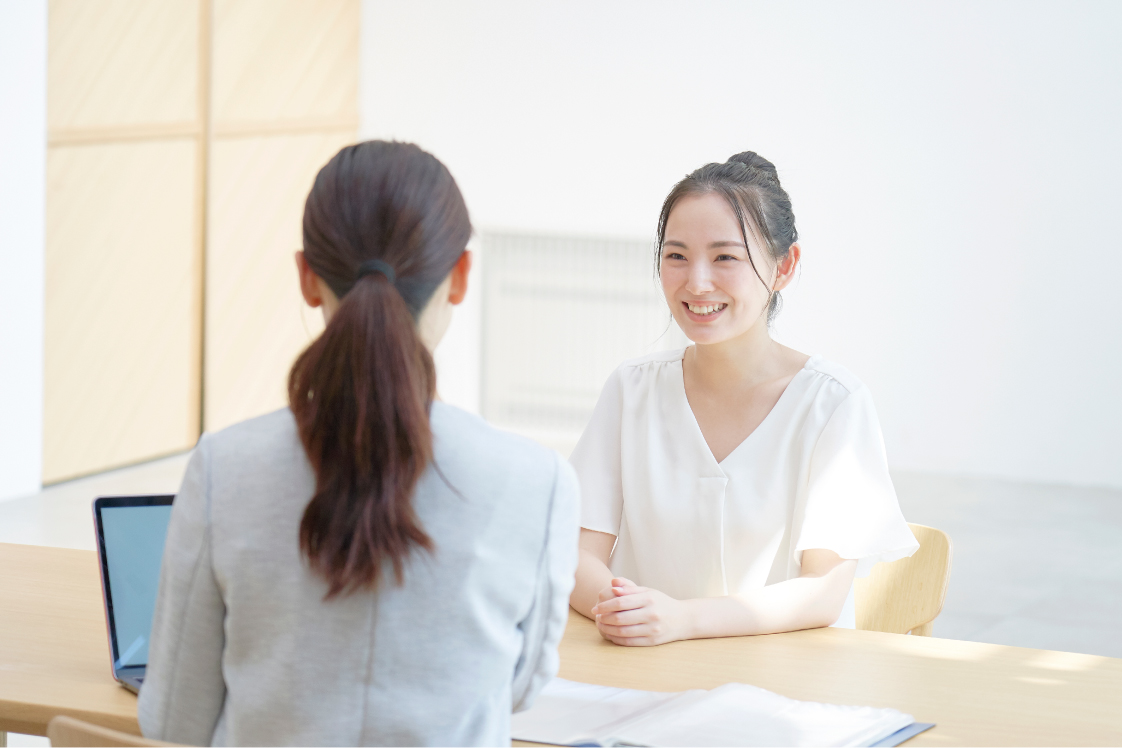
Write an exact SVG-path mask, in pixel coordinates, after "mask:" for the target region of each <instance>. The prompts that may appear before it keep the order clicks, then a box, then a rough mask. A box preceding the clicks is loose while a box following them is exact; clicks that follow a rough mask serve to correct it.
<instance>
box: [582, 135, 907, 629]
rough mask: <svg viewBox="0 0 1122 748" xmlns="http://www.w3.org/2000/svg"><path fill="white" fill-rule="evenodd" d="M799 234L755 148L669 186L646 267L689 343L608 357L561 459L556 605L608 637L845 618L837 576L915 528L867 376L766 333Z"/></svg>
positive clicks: (848, 599) (847, 603)
mask: <svg viewBox="0 0 1122 748" xmlns="http://www.w3.org/2000/svg"><path fill="white" fill-rule="evenodd" d="M800 254H801V250H800V247H799V244H798V233H797V232H796V230H795V216H794V213H793V212H792V210H791V201H790V198H788V196H787V193H786V191H785V190H784V189H783V187H782V186H780V183H779V176H778V174H777V173H776V169H775V167H774V166H773V165H772V164H771V162H770V161H768V160H767V159H765V158H763V157H761V156H759V155H757V154H755V153H751V152H748V153H741V154H737V155H735V156H733V157H732V158H730V159H729V160H728V161H727V162H725V163H723V164H707V165H706V166H703V167H701V168H700V169H698V170H697V171H695V172H693V173H692V174H690V175H688V176H687V177H685V178H684V179H682V180H681V181H680V182H678V184H677V185H675V187H674V189H673V190H671V191H670V195H669V196H668V197H667V198H666V200H665V202H664V203H663V206H662V214H661V215H660V216H659V221H658V243H657V247H656V255H655V267H656V268H657V269H658V273H659V277H660V279H661V281H662V289H663V293H664V295H665V298H666V303H667V304H668V305H669V307H670V311H671V313H672V314H673V317H674V320H675V321H676V322H677V323H678V325H679V327H681V329H682V331H683V332H684V333H685V334H686V336H687V337H689V338H690V339H691V340H692V341H693V342H694V345H692V346H688V347H687V348H685V349H684V350H678V351H669V352H664V353H658V354H655V355H652V356H647V357H645V358H641V359H636V360H634V361H628V362H625V363H624V364H623V365H622V366H620V367H619V369H617V370H616V372H615V373H614V374H613V375H612V377H611V378H610V379H609V380H608V383H607V384H606V385H605V387H604V391H603V393H602V394H601V396H600V400H599V402H598V403H597V405H596V409H595V411H594V413H593V416H592V420H591V422H590V423H589V425H588V427H587V429H586V430H585V432H584V435H583V436H582V437H581V440H580V442H579V444H578V445H577V447H576V449H575V450H574V451H573V455H572V458H571V460H572V463H573V465H574V466H575V467H576V470H577V474H578V476H579V477H580V482H581V491H582V496H583V511H582V517H581V525H582V530H581V538H580V546H581V552H580V565H579V568H578V571H577V581H576V588H575V589H574V591H573V595H572V605H573V607H574V608H576V609H577V610H578V611H579V612H581V613H582V614H584V615H585V616H588V617H589V618H592V619H594V620H595V621H596V623H597V626H598V628H599V629H600V633H601V635H602V636H603V637H604V638H605V639H607V640H609V641H611V642H614V643H616V644H621V645H629V646H643V645H651V644H661V643H663V642H667V641H673V640H675V639H690V638H703V637H714V636H737V635H744V634H769V633H776V632H780V631H793V630H796V629H806V628H814V627H818V626H829V625H838V626H848V627H850V628H852V627H853V626H854V608H853V594H852V583H853V578H854V575H855V574H856V575H862V576H863V575H866V574H868V572H869V570H870V569H871V567H872V566H873V565H874V564H876V563H877V562H878V561H892V560H895V559H898V558H902V557H904V556H910V555H911V554H912V553H913V552H915V550H916V548H918V545H917V544H916V541H915V538H914V537H913V536H912V534H911V531H910V530H909V529H908V526H907V524H906V523H905V522H904V518H903V516H902V515H901V513H900V507H899V504H898V503H897V500H896V494H895V492H894V491H893V488H892V481H891V479H890V478H889V475H888V464H887V461H886V459H885V454H884V443H883V440H882V438H881V432H880V425H879V424H878V422H877V416H876V411H875V409H874V408H873V401H872V397H871V396H870V394H869V391H868V389H867V388H866V387H865V386H864V385H863V384H861V382H860V381H859V380H858V379H857V378H856V377H855V376H853V374H851V373H850V372H849V371H847V370H846V369H845V368H844V367H842V366H840V365H838V364H836V363H833V362H831V361H828V360H826V359H825V358H823V357H822V356H808V355H806V354H803V353H799V352H798V351H795V350H792V349H790V348H787V347H786V346H783V345H780V344H779V343H778V342H776V341H775V340H774V339H772V337H771V335H770V333H769V324H770V322H771V320H772V318H773V317H774V316H775V314H776V313H777V312H778V310H779V305H780V297H779V293H780V291H781V290H782V289H783V288H785V287H786V286H787V284H789V283H790V282H791V279H792V278H793V276H794V274H795V270H796V268H797V267H798V264H799V259H800Z"/></svg>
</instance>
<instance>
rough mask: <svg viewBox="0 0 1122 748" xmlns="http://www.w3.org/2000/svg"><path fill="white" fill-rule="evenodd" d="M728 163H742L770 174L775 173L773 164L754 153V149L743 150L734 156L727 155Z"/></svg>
mask: <svg viewBox="0 0 1122 748" xmlns="http://www.w3.org/2000/svg"><path fill="white" fill-rule="evenodd" d="M728 163H730V164H733V163H736V164H744V165H745V166H747V167H748V168H749V169H762V170H763V171H766V172H768V173H770V174H772V175H775V174H776V171H775V164H773V163H772V162H770V161H768V160H767V159H766V158H764V157H763V156H761V155H760V154H758V153H756V152H755V151H744V152H743V153H738V154H736V155H735V156H729V160H728Z"/></svg>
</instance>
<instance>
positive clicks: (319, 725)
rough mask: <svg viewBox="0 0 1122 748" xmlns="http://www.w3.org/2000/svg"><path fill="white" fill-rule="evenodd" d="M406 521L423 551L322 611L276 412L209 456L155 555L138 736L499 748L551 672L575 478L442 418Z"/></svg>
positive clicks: (542, 454) (303, 491)
mask: <svg viewBox="0 0 1122 748" xmlns="http://www.w3.org/2000/svg"><path fill="white" fill-rule="evenodd" d="M430 422H431V427H432V433H433V452H434V456H433V464H430V465H429V467H428V469H427V470H426V471H425V472H424V474H423V475H422V477H421V479H420V481H419V482H418V484H417V487H416V491H415V493H414V495H413V499H412V504H413V507H414V509H415V512H416V515H417V519H418V521H419V524H420V526H421V527H422V528H423V530H424V532H425V533H426V534H427V535H428V536H429V538H431V540H432V546H433V550H432V551H431V552H430V551H425V550H423V549H420V548H416V549H414V550H413V551H412V552H411V554H410V556H409V558H408V560H407V563H406V565H405V567H404V579H403V582H402V584H400V585H398V584H397V583H396V581H395V579H394V576H393V572H392V569H391V567H390V566H389V565H385V567H384V568H383V573H382V579H381V581H380V583H379V585H378V588H377V589H376V590H374V591H370V590H360V591H357V592H353V593H351V594H347V595H341V596H337V597H333V598H331V599H326V600H325V595H326V593H327V591H328V583H327V581H326V580H325V579H324V578H323V576H322V575H320V574H317V573H315V572H313V571H312V570H311V569H310V568H309V565H308V563H307V561H306V560H305V558H303V557H302V555H301V550H300V545H299V542H298V537H299V529H300V522H301V518H302V517H303V515H304V511H305V507H306V506H307V504H308V501H309V498H310V497H311V495H312V493H313V492H314V490H315V486H316V479H315V474H314V472H313V470H312V467H311V465H310V463H309V461H308V458H307V456H306V454H305V451H304V448H303V447H302V445H301V441H300V437H299V434H298V432H297V426H296V423H295V420H294V418H293V416H292V412H291V411H290V410H288V409H285V410H281V411H277V412H275V413H272V414H269V415H266V416H262V417H260V418H256V419H253V420H251V421H247V422H244V423H241V424H238V425H236V426H233V427H231V428H229V429H226V430H224V431H222V432H219V433H218V434H215V435H211V436H207V437H205V438H204V439H203V440H202V441H201V442H200V444H199V447H198V449H197V451H196V454H195V455H194V457H193V458H192V461H191V464H190V467H189V468H188V474H187V477H186V479H185V481H184V485H183V488H182V490H181V493H180V495H179V496H178V497H177V499H176V503H175V507H174V513H175V515H176V516H175V517H174V519H173V522H172V523H171V529H170V531H169V536H168V540H167V551H166V553H165V559H164V568H163V570H162V578H161V589H160V599H159V600H158V603H157V612H156V619H155V622H154V625H153V633H152V655H151V657H150V660H151V662H152V663H153V665H154V666H150V668H149V673H148V679H147V681H146V682H145V684H144V688H143V689H142V693H141V700H140V722H141V726H142V728H143V730H144V733H145V735H149V736H153V737H159V738H162V739H165V740H173V741H178V742H194V743H196V744H199V743H207V742H212V743H214V744H258V745H284V744H301V745H332V744H336V745H376V744H396V745H426V744H430V745H431V744H444V745H467V744H491V745H496V744H506V743H508V742H509V737H510V736H509V729H510V728H509V714H510V711H511V709H512V707H513V708H514V709H515V710H517V709H519V708H520V707H522V706H524V705H525V704H524V703H523V702H525V701H527V700H528V699H530V698H532V696H533V694H534V693H536V692H537V690H538V689H539V688H540V687H541V685H543V683H544V681H545V680H547V679H548V678H549V677H551V676H552V675H553V674H554V672H555V671H556V667H557V662H556V657H557V655H556V646H557V642H558V641H559V639H560V637H561V633H562V631H563V628H564V622H565V616H566V613H565V612H566V609H567V606H568V601H567V600H568V594H569V590H570V588H571V586H572V574H573V570H574V568H575V566H576V540H577V532H578V530H577V527H578V522H577V504H578V489H577V484H576V478H575V476H574V475H573V473H572V470H571V468H569V467H568V465H567V464H565V463H564V462H563V461H562V460H561V459H560V458H559V457H558V456H557V455H556V454H555V453H552V452H550V451H548V450H545V449H543V448H541V447H539V446H537V445H535V444H533V443H531V442H529V441H526V440H523V439H520V438H518V437H515V436H512V435H510V434H506V433H504V432H501V431H498V430H496V429H494V428H492V427H490V426H488V425H487V424H486V423H484V422H483V421H482V420H481V419H479V418H477V417H475V416H472V415H469V414H467V413H465V412H463V411H460V410H458V409H456V408H454V407H451V406H448V405H444V404H442V403H439V402H437V403H434V404H433V405H432V411H431V417H430Z"/></svg>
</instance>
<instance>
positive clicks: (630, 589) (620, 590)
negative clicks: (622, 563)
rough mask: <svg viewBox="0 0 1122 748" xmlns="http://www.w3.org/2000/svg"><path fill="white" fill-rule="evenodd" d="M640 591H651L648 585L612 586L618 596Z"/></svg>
mask: <svg viewBox="0 0 1122 748" xmlns="http://www.w3.org/2000/svg"><path fill="white" fill-rule="evenodd" d="M640 592H650V590H649V589H647V588H646V587H612V594H613V595H615V596H616V597H623V596H624V595H637V594H639V593H640Z"/></svg>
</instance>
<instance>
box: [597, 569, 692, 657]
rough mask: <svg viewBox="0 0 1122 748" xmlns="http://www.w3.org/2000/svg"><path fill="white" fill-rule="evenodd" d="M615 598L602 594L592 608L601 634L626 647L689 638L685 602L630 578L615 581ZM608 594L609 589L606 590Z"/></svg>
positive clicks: (687, 614) (613, 586) (644, 645)
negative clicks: (642, 585)
mask: <svg viewBox="0 0 1122 748" xmlns="http://www.w3.org/2000/svg"><path fill="white" fill-rule="evenodd" d="M610 590H611V597H609V598H608V599H604V598H605V597H607V596H606V595H605V594H604V593H601V596H600V597H601V600H600V602H599V603H598V604H597V605H596V606H595V607H594V608H593V609H592V612H593V613H594V614H595V615H596V628H598V629H599V630H600V635H601V636H603V637H604V638H605V639H607V640H608V641H610V642H612V643H613V644H620V645H623V646H625V647H650V646H654V645H656V644H665V643H666V642H672V641H677V640H679V639H686V638H689V611H688V608H687V605H686V602H685V601H682V600H675V599H674V598H672V597H670V596H669V595H667V594H665V593H662V592H659V591H658V590H652V589H650V588H649V587H639V586H638V585H636V584H635V583H634V582H632V581H631V580H629V579H624V578H622V577H618V578H616V579H613V580H612V586H611V588H610ZM604 592H605V593H606V592H607V590H605V591H604Z"/></svg>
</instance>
